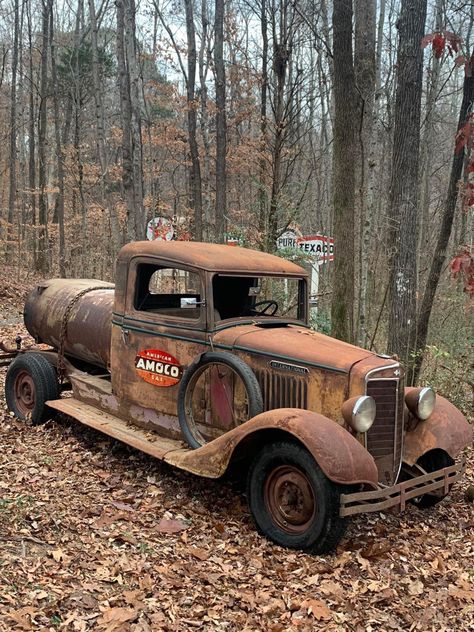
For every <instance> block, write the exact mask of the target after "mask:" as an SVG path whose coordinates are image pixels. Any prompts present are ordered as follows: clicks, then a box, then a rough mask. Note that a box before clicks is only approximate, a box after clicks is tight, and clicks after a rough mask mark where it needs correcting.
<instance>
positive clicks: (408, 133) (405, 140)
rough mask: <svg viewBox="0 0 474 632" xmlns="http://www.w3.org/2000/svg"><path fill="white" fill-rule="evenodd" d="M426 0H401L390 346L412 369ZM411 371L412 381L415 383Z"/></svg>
mask: <svg viewBox="0 0 474 632" xmlns="http://www.w3.org/2000/svg"><path fill="white" fill-rule="evenodd" d="M425 21H426V0H402V5H401V13H400V18H399V20H398V23H397V24H398V28H399V33H400V36H399V44H398V56H397V94H396V102H395V128H394V142H393V157H392V165H393V167H392V179H391V186H390V208H389V219H390V242H389V243H390V245H391V246H392V247H393V253H392V257H391V270H390V293H389V304H388V308H389V326H388V332H389V334H388V348H389V351H390V352H391V353H395V354H397V355H398V356H399V358H400V359H401V360H402V361H403V362H404V364H405V366H407V367H408V368H409V369H410V370H411V369H412V367H413V358H412V354H413V351H414V350H415V344H416V281H417V270H416V247H417V241H418V240H417V232H418V231H417V223H418V190H419V188H418V186H419V175H418V171H419V168H418V167H419V151H420V113H421V97H422V82H423V76H422V70H423V66H422V62H423V51H422V48H421V45H420V42H421V40H422V38H423V35H424V30H425ZM410 375H411V374H410V373H409V382H411V380H410Z"/></svg>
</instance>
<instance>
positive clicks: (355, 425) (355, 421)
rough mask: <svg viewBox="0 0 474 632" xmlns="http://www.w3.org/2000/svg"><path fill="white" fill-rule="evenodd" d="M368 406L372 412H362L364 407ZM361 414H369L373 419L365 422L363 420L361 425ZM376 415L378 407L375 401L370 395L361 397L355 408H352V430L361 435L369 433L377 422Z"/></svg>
mask: <svg viewBox="0 0 474 632" xmlns="http://www.w3.org/2000/svg"><path fill="white" fill-rule="evenodd" d="M366 404H370V409H371V410H366V411H362V410H361V408H362V406H364V405H366ZM361 414H369V415H371V416H372V419H371V420H366V421H365V422H364V421H363V420H362V424H361V418H360V415H361ZM376 414H377V405H376V402H375V399H374V398H373V397H371V396H370V395H361V396H360V397H358V398H357V400H356V401H355V403H354V406H353V407H352V414H351V421H350V425H351V427H352V429H353V430H355V431H356V432H358V433H361V434H364V433H366V432H368V431H369V430H370V429H371V427H372V425H373V423H374V421H375V416H376Z"/></svg>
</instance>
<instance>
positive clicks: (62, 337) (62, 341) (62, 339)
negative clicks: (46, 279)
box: [58, 285, 114, 384]
mask: <svg viewBox="0 0 474 632" xmlns="http://www.w3.org/2000/svg"><path fill="white" fill-rule="evenodd" d="M113 289H114V288H113V287H110V285H107V286H104V285H96V286H95V287H86V288H84V289H83V290H81V291H80V292H78V293H77V294H76V295H75V296H73V298H72V299H71V300H70V301H69V304H68V306H67V307H66V309H65V311H64V314H63V318H62V321H61V330H60V333H59V349H58V380H59V383H60V384H62V383H63V380H64V375H65V373H66V365H65V363H64V348H65V345H66V339H67V325H68V322H69V316H70V315H71V312H72V310H73V309H74V306H75V305H76V304H77V302H78V301H79V299H80V298H82V297H83V296H84V294H88V293H89V292H95V291H96V290H113Z"/></svg>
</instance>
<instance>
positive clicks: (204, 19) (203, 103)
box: [199, 0, 211, 239]
mask: <svg viewBox="0 0 474 632" xmlns="http://www.w3.org/2000/svg"><path fill="white" fill-rule="evenodd" d="M201 26H202V32H201V47H200V49H199V88H200V90H199V91H200V109H201V136H202V144H203V146H204V176H203V188H204V196H203V197H204V201H203V212H204V217H203V238H204V239H208V238H209V226H210V225H211V191H210V185H211V147H210V142H209V113H208V108H207V84H206V80H207V71H208V68H209V62H210V59H211V51H210V46H209V35H208V29H209V17H208V12H207V0H201Z"/></svg>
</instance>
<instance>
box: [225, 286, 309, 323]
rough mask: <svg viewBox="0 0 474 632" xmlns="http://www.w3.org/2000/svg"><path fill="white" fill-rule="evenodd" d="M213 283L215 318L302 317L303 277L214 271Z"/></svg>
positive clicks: (304, 292) (301, 318)
mask: <svg viewBox="0 0 474 632" xmlns="http://www.w3.org/2000/svg"><path fill="white" fill-rule="evenodd" d="M212 285H213V297H214V320H216V321H219V320H227V319H229V318H241V317H246V316H247V317H249V316H250V317H263V318H270V317H273V318H281V319H284V320H294V319H296V320H302V321H304V320H305V313H306V307H305V300H306V298H305V297H306V291H305V288H306V282H305V279H303V278H299V277H280V276H278V277H277V276H267V275H262V276H259V277H254V276H228V275H223V274H216V275H215V276H214V278H213V282H212Z"/></svg>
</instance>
